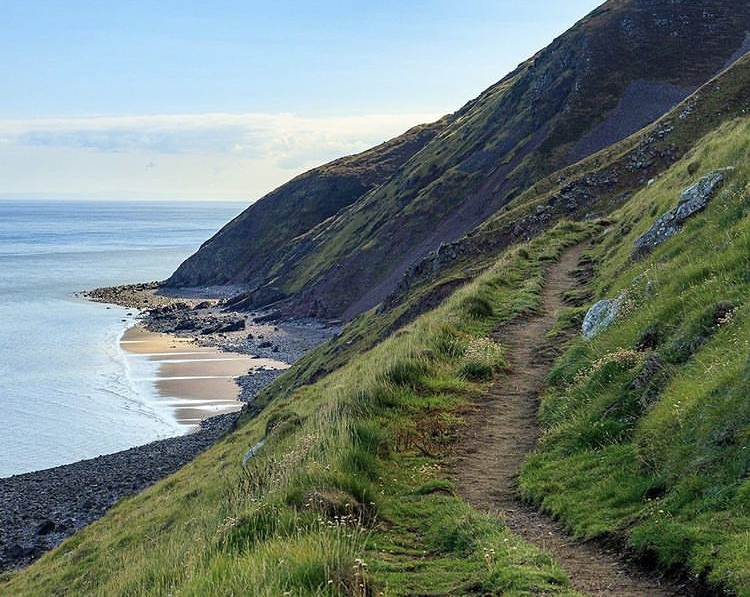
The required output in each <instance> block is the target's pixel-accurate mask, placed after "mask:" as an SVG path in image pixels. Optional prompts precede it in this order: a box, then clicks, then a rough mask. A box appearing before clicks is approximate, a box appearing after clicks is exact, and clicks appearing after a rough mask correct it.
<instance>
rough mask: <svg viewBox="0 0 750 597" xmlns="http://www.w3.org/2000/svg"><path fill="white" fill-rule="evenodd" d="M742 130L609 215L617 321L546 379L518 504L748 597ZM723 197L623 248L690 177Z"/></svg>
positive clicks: (736, 125)
mask: <svg viewBox="0 0 750 597" xmlns="http://www.w3.org/2000/svg"><path fill="white" fill-rule="evenodd" d="M748 149H750V121H748V120H747V119H741V120H737V121H734V122H731V123H727V124H725V125H724V126H723V127H721V128H720V129H719V130H718V131H717V132H715V133H712V134H710V135H708V136H707V137H706V138H705V139H704V140H703V141H702V142H701V143H700V144H699V145H698V146H697V147H696V148H695V149H694V150H693V151H691V152H690V153H689V154H688V155H687V156H685V158H684V159H683V160H682V161H680V162H678V163H677V164H675V166H674V167H673V168H671V169H670V170H669V171H668V172H667V173H666V174H665V175H664V176H663V177H661V178H660V179H659V180H658V181H657V182H656V183H655V184H653V185H652V186H650V187H649V188H648V189H645V190H642V191H641V192H640V193H638V194H637V195H636V196H635V197H633V198H632V199H631V200H630V201H629V203H628V204H627V206H625V207H624V208H623V209H622V210H620V211H619V212H618V213H617V224H616V225H614V226H612V227H611V228H610V229H609V230H607V231H606V233H605V234H603V235H602V236H601V237H600V238H599V241H600V244H598V245H597V246H596V247H595V248H594V249H593V250H592V251H591V257H592V259H593V260H594V261H595V263H596V270H597V274H596V277H595V279H594V280H593V282H592V284H593V288H594V290H595V291H596V294H597V295H598V296H600V297H613V296H615V295H616V294H618V293H619V292H621V291H626V292H627V293H628V299H627V303H626V309H625V313H624V314H623V315H622V316H621V317H620V318H619V320H618V322H617V323H616V325H615V326H613V327H612V328H610V329H609V330H607V331H605V332H604V333H602V334H601V335H600V336H598V337H597V338H596V339H594V340H593V341H591V342H586V341H584V340H582V339H579V340H577V341H575V342H574V343H573V344H572V346H571V347H570V349H569V350H568V352H567V353H566V354H565V355H564V356H563V357H562V359H561V361H560V362H559V363H558V365H557V367H556V368H555V369H554V370H553V372H552V374H551V376H550V380H549V381H550V388H549V392H548V394H547V395H546V396H545V398H544V400H543V404H542V408H541V414H540V417H541V422H542V424H543V426H544V429H545V431H544V437H543V440H542V442H541V447H540V451H539V454H538V455H537V456H535V457H534V458H532V459H531V461H530V462H529V463H528V464H527V466H526V467H525V470H524V474H523V477H522V486H523V490H524V491H525V493H526V495H527V496H528V497H529V498H530V499H532V500H534V501H535V502H537V503H539V504H540V505H541V506H542V507H544V508H545V509H547V510H549V511H550V512H552V513H554V514H555V515H556V516H559V517H560V518H561V519H562V520H564V521H565V522H566V524H568V525H569V526H570V528H571V529H572V530H573V531H574V532H575V533H576V534H577V535H579V536H582V537H593V536H599V535H602V534H604V535H607V534H614V535H616V536H621V537H622V536H624V537H626V539H627V542H628V543H629V544H630V545H631V546H632V547H633V548H635V549H637V550H639V551H644V552H646V553H652V554H654V555H655V556H656V557H657V558H658V561H659V562H660V563H661V564H662V565H664V566H667V567H668V566H675V565H677V566H687V567H689V568H690V570H691V571H692V572H693V573H695V574H697V575H700V576H702V577H705V578H706V579H708V581H709V582H710V583H712V584H718V585H722V586H724V587H726V588H727V589H729V590H731V591H734V592H736V593H737V594H738V595H750V480H749V479H748V474H750V402H749V401H748V395H750V360H748V359H749V357H748V355H750V350H749V345H748V338H750V304H748V301H747V297H748V294H749V293H750V273H749V272H750V218H748V217H747V216H748V214H750V184H749V183H748V181H749V180H750V168H749V167H748V164H747V156H748ZM725 166H733V167H735V168H736V170H734V171H733V172H731V173H730V174H729V175H728V181H727V183H726V184H725V187H724V191H723V192H721V194H720V195H719V196H718V197H716V198H715V199H714V200H713V202H712V203H711V204H710V205H709V207H708V208H707V209H706V210H705V212H703V213H702V214H700V215H699V216H696V217H695V218H694V219H693V220H692V221H690V222H689V223H688V224H687V225H686V227H685V229H684V231H683V232H681V233H680V234H679V235H677V236H676V237H674V238H672V239H670V240H669V241H668V242H667V243H665V244H664V245H662V246H661V247H659V248H657V249H656V250H655V251H654V252H653V253H652V254H651V255H650V256H648V257H647V258H646V259H643V260H636V261H633V260H632V259H631V251H632V248H633V241H634V239H635V238H636V237H637V236H638V235H640V234H642V233H643V232H644V231H645V230H646V229H647V228H648V227H649V226H650V225H651V224H652V223H653V221H654V219H655V217H656V216H657V215H659V214H661V213H663V212H665V211H667V210H668V209H670V208H671V207H673V206H674V205H676V203H677V198H678V194H679V191H680V190H682V189H684V188H685V187H687V186H689V184H691V183H692V182H694V181H695V180H696V179H697V177H699V176H700V175H701V173H705V172H707V171H709V170H711V169H714V168H719V167H725Z"/></svg>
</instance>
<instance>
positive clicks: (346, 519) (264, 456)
mask: <svg viewBox="0 0 750 597" xmlns="http://www.w3.org/2000/svg"><path fill="white" fill-rule="evenodd" d="M592 228H593V226H592V225H589V226H581V225H572V224H570V225H562V226H561V227H559V228H557V229H556V230H555V231H553V232H552V233H551V234H550V235H548V236H547V237H545V238H544V239H539V240H538V241H536V242H534V243H531V244H530V245H528V246H527V247H525V250H524V251H520V252H513V253H511V254H508V255H507V256H505V257H503V258H501V259H500V260H499V261H498V263H497V264H496V266H495V267H494V268H492V269H490V270H489V271H487V272H486V273H485V274H483V275H482V276H481V277H480V278H479V279H478V280H476V281H475V282H473V283H471V284H469V285H468V286H466V287H464V288H463V289H461V290H459V291H458V292H456V293H455V295H453V296H452V297H451V298H450V299H449V300H448V301H447V302H446V303H445V304H443V305H442V306H440V307H439V308H438V309H437V310H435V311H434V312H432V313H429V314H427V315H424V316H422V317H421V318H419V319H418V320H417V321H415V322H414V323H413V324H411V325H409V326H408V327H406V328H404V329H403V330H401V331H400V332H398V333H396V334H394V335H392V336H390V337H389V338H388V339H386V340H385V341H384V342H383V343H381V344H379V345H378V346H376V347H375V348H374V349H372V350H370V351H368V352H366V353H364V354H362V355H360V356H357V357H355V358H353V359H351V360H350V361H349V362H348V363H347V364H346V365H344V366H343V367H341V368H340V369H338V370H337V371H336V372H334V373H332V374H330V375H328V376H326V377H324V378H322V379H320V380H319V381H318V382H316V383H314V384H312V385H307V386H303V387H301V388H298V389H297V390H295V391H294V392H292V393H291V394H289V395H285V394H284V393H281V392H279V393H278V395H277V396H276V397H275V398H273V399H271V400H270V405H269V406H268V408H267V409H266V410H265V411H264V412H263V414H262V415H261V416H260V417H259V418H258V419H255V420H249V421H246V422H245V424H244V425H242V426H241V428H240V429H239V430H238V431H237V432H235V433H233V434H232V435H231V436H229V437H227V438H226V439H225V440H223V441H222V442H220V443H219V444H218V445H216V446H215V447H214V448H212V449H211V450H209V451H208V452H207V453H206V454H204V455H203V456H201V457H199V458H198V459H197V460H196V461H195V462H194V463H193V464H191V465H189V466H187V467H186V468H185V469H183V470H182V471H180V472H179V473H178V474H177V475H174V476H173V477H171V478H169V479H167V480H165V481H163V482H161V483H159V484H157V485H156V486H155V487H153V488H152V489H150V490H148V491H146V492H145V493H144V494H142V495H140V496H136V497H133V498H130V499H126V500H123V501H122V502H121V503H120V504H118V505H117V506H116V507H115V508H113V509H112V510H111V511H110V513H109V514H108V515H107V516H106V517H105V518H103V519H102V520H100V521H98V522H97V523H94V524H93V525H91V526H90V527H89V528H87V529H85V530H84V531H82V532H81V533H79V534H77V535H76V536H75V537H73V538H71V539H70V540H68V541H67V542H65V543H64V544H63V545H62V546H61V547H60V548H58V549H57V550H55V551H53V552H51V553H50V554H47V555H45V556H44V557H43V558H42V559H41V560H40V561H39V562H37V563H36V564H35V565H33V566H32V567H30V568H29V569H27V570H25V571H22V572H19V573H16V574H11V575H6V576H4V577H1V578H0V593H2V594H8V595H49V594H60V595H163V594H171V595H201V596H203V595H232V594H237V595H239V594H242V595H246V594H254V595H281V594H284V592H289V594H293V595H374V594H376V593H379V594H383V595H410V594H415V593H417V594H423V595H457V594H468V593H475V592H482V591H485V592H491V593H494V594H508V595H528V594H538V593H539V592H542V591H545V592H546V594H556V595H570V594H572V593H571V591H570V590H569V589H568V588H567V586H568V585H567V581H566V579H565V577H564V574H563V573H562V572H561V571H560V570H559V569H558V568H557V567H556V566H555V565H554V563H553V562H552V561H551V560H550V558H549V557H548V556H546V555H545V554H543V553H540V552H539V551H538V550H536V549H534V548H531V547H529V546H528V545H524V544H523V543H521V542H519V541H518V540H517V539H515V538H514V537H512V536H510V535H509V533H508V532H507V530H506V529H505V528H504V525H503V523H502V521H501V520H500V519H498V518H495V517H490V516H486V515H482V514H479V513H477V512H476V511H473V510H472V509H471V508H470V507H469V506H468V505H467V504H466V503H465V502H463V501H462V500H461V499H459V498H458V497H456V496H455V495H454V494H453V489H452V486H451V484H450V482H449V481H448V480H447V479H446V478H445V476H444V474H443V473H441V464H442V463H443V462H444V461H445V459H446V458H449V457H450V454H451V446H452V444H453V442H454V441H455V439H456V437H457V435H458V434H460V433H461V416H460V413H461V406H462V405H463V404H464V403H465V402H466V400H467V399H469V398H470V397H471V396H473V395H475V393H476V392H479V391H481V389H482V385H483V383H485V381H484V380H486V379H488V378H489V377H490V376H493V375H501V370H502V366H503V359H502V347H501V346H499V345H497V344H494V343H492V342H490V341H487V340H486V339H485V336H486V335H487V333H488V332H489V331H490V330H491V329H492V328H494V327H495V326H496V325H497V324H498V323H499V322H501V321H503V320H507V319H509V318H512V317H514V316H517V315H518V314H521V313H523V312H526V311H528V310H530V309H533V308H534V307H535V306H536V304H537V302H538V292H539V288H540V285H541V283H542V279H543V275H544V272H545V271H546V264H547V263H548V262H549V260H551V259H554V258H555V256H556V254H557V253H558V252H559V250H560V249H561V247H562V246H563V245H565V244H570V243H572V242H576V239H579V238H581V237H582V236H584V235H587V234H589V233H590V230H591V229H592ZM289 375H293V373H290V374H289ZM262 438H265V441H266V444H265V445H264V446H263V448H261V450H260V451H259V453H258V455H257V456H256V457H255V458H253V459H251V460H250V461H249V463H248V465H247V467H246V468H244V469H243V467H242V466H241V461H242V457H243V455H244V453H245V452H246V450H247V449H248V447H250V446H252V445H253V444H255V443H256V442H258V441H259V440H261V439H262Z"/></svg>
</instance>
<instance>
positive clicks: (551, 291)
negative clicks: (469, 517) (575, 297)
mask: <svg viewBox="0 0 750 597" xmlns="http://www.w3.org/2000/svg"><path fill="white" fill-rule="evenodd" d="M580 254H581V247H580V246H579V247H575V248H572V249H568V250H567V251H565V252H564V253H563V255H562V257H561V259H560V261H559V263H557V264H555V265H553V266H552V267H551V268H550V271H549V273H548V276H547V282H546V284H545V287H544V289H543V291H542V297H541V298H542V300H541V307H540V310H539V314H538V315H534V316H531V317H528V318H526V319H523V320H520V321H516V322H513V323H511V324H509V325H506V326H503V327H502V328H500V329H498V330H496V331H495V333H494V337H495V339H496V340H497V341H499V342H502V343H503V344H504V345H505V346H506V347H507V352H506V359H507V361H508V365H509V370H510V372H509V374H508V375H507V376H505V377H503V378H501V379H498V380H497V381H496V382H495V384H494V385H493V386H492V388H491V389H490V390H489V391H488V392H487V393H486V394H485V395H484V396H483V397H482V398H481V399H480V400H478V401H477V402H476V403H475V404H474V405H473V408H472V409H471V410H470V412H469V413H467V415H466V420H467V433H466V434H465V435H464V439H463V441H462V446H461V447H460V449H459V452H458V458H457V461H456V465H455V471H454V473H455V476H456V477H457V479H458V486H459V491H460V493H461V495H463V496H464V497H465V498H466V499H467V500H468V501H469V503H471V504H472V505H473V506H474V507H476V508H477V509H479V510H483V511H485V512H490V513H493V514H497V515H499V516H501V517H503V518H504V519H505V520H506V523H507V525H508V527H509V528H510V530H511V531H512V532H513V533H515V534H516V535H518V536H520V537H521V538H523V539H524V540H526V541H528V542H530V543H532V544H535V545H537V546H538V547H540V548H542V549H544V550H546V551H548V552H549V553H551V554H552V555H553V556H554V557H555V559H556V560H557V562H558V563H559V564H560V565H561V566H562V567H563V568H564V569H565V570H566V571H567V573H568V576H569V578H570V579H571V583H572V585H573V588H574V589H575V590H577V591H580V592H583V593H587V594H590V595H618V596H626V597H630V596H632V597H636V596H638V597H641V596H644V595H653V596H674V595H684V594H685V588H684V587H680V586H677V585H675V584H673V583H671V582H669V581H667V580H665V579H662V578H659V577H657V576H655V575H650V574H649V573H647V572H645V571H643V570H639V569H637V568H636V567H634V566H632V565H631V564H630V563H628V562H626V561H625V560H624V558H622V557H621V556H620V554H618V553H615V552H613V551H610V550H608V549H606V548H605V547H603V546H602V545H601V544H600V543H598V542H588V543H585V542H580V541H576V540H574V539H572V538H571V537H570V536H569V535H567V534H566V533H565V531H564V530H563V529H562V527H561V526H560V525H559V524H557V523H555V522H554V521H552V520H551V519H550V518H549V517H547V516H546V515H544V514H542V513H540V512H538V511H536V510H535V509H534V508H532V507H530V506H528V505H526V504H524V503H523V502H522V501H521V500H520V498H519V495H518V488H517V480H518V473H519V471H520V468H521V465H522V464H523V461H524V459H525V457H526V456H527V455H528V454H529V453H530V452H532V451H533V450H534V449H535V447H536V442H537V438H538V435H539V427H538V425H537V419H536V416H537V409H538V405H539V394H540V391H541V389H542V387H543V385H544V380H545V378H546V376H547V374H548V373H549V370H550V367H551V365H552V361H553V358H554V356H553V355H551V354H550V353H549V351H542V350H540V347H543V346H544V345H545V337H544V336H545V333H546V332H547V331H548V330H550V329H551V328H552V327H553V325H554V324H555V321H556V318H557V315H558V312H559V310H560V309H561V308H562V307H563V301H562V295H563V293H564V292H565V291H566V290H569V289H571V288H572V287H574V286H575V284H576V280H575V278H574V276H573V270H575V268H576V265H577V263H578V259H579V257H580Z"/></svg>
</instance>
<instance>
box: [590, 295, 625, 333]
mask: <svg viewBox="0 0 750 597" xmlns="http://www.w3.org/2000/svg"><path fill="white" fill-rule="evenodd" d="M624 301H625V294H624V293H620V294H618V295H617V296H616V297H615V298H613V299H604V300H601V301H599V302H598V303H596V304H595V305H594V306H593V307H591V309H589V310H588V312H587V313H586V317H584V318H583V324H582V325H581V332H583V337H584V338H586V339H587V340H591V339H592V338H594V337H596V336H597V335H599V334H600V333H601V332H603V331H604V330H606V329H607V328H608V327H609V326H610V325H612V323H613V322H614V320H615V319H617V315H618V314H619V313H620V309H621V308H622V304H623V302H624Z"/></svg>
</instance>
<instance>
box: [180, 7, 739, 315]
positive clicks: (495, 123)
mask: <svg viewBox="0 0 750 597" xmlns="http://www.w3.org/2000/svg"><path fill="white" fill-rule="evenodd" d="M749 31H750V2H747V1H744V0H743V1H728V0H713V1H708V2H673V1H665V0H610V1H609V2H606V3H605V4H603V5H602V6H601V7H599V8H597V9H596V10H594V11H593V12H592V13H591V14H589V15H588V16H586V17H585V18H584V19H582V20H581V21H580V22H579V23H577V24H576V25H575V26H574V27H572V28H571V29H570V30H569V31H567V32H566V33H565V34H563V35H562V36H560V37H559V38H557V39H556V40H555V41H553V43H552V44H550V45H549V46H548V47H547V48H545V49H544V50H542V51H540V52H539V53H538V54H536V55H535V56H534V57H532V58H531V59H529V60H527V61H526V62H524V63H523V64H521V65H520V66H519V67H518V68H517V69H516V70H515V71H514V72H512V73H510V74H509V75H508V76H506V77H505V78H503V79H502V80H501V81H500V82H498V83H496V84H495V85H493V86H492V87H490V88H489V89H487V90H486V91H485V92H484V93H482V94H481V95H480V96H479V97H477V98H476V99H475V100H473V101H471V102H469V103H468V104H466V105H465V106H464V107H463V108H461V109H460V110H458V111H457V112H455V113H453V114H450V115H448V116H446V117H444V118H443V119H441V120H440V121H438V122H436V123H433V124H430V125H424V126H421V127H416V128H414V129H412V130H410V131H408V132H406V133H405V134H404V135H402V136H401V137H398V138H396V139H393V140H391V141H389V142H388V143H385V144H383V145H380V146H378V147H376V148H373V149H371V150H369V151H366V152H364V153H361V154H358V155H355V156H351V157H349V158H344V159H341V160H336V161H334V162H331V163H329V164H326V165H325V166H322V167H320V168H316V169H314V170H312V171H310V172H308V173H306V174H303V175H301V176H299V177H297V178H295V179H294V180H292V181H290V182H289V183H287V184H285V185H283V186H282V187H280V188H278V189H277V190H275V191H273V192H272V193H270V194H269V195H267V196H265V197H264V198H262V199H261V200H260V201H258V202H257V203H255V204H253V205H251V206H250V207H249V208H248V209H247V210H246V211H245V212H244V213H242V214H241V215H240V216H239V217H237V218H236V219H235V220H233V221H232V222H230V223H229V224H227V225H226V226H225V227H224V228H223V229H222V230H221V231H219V232H218V233H217V234H216V235H215V236H214V237H213V238H211V239H210V240H208V241H207V242H206V243H205V244H204V245H203V246H202V247H201V248H200V250H199V251H198V252H197V253H196V254H194V255H193V256H191V257H190V258H189V259H188V260H186V261H185V262H184V263H183V264H182V265H181V266H180V267H179V269H178V270H177V271H176V272H175V273H174V274H173V275H172V276H171V277H170V278H169V279H168V280H167V282H166V286H168V287H185V286H205V285H235V286H239V287H240V288H241V289H242V290H243V299H244V300H243V304H244V305H246V306H248V307H254V308H257V307H266V306H268V305H270V304H272V303H273V304H274V306H275V307H276V308H277V309H279V310H280V311H281V313H282V314H292V315H305V316H314V317H321V318H340V317H343V318H347V319H348V318H351V317H353V316H355V315H357V314H358V313H360V312H362V311H364V310H367V309H369V308H371V307H373V306H374V305H376V304H378V303H379V302H381V301H382V300H383V299H384V298H385V297H386V296H387V295H388V294H389V293H391V292H392V291H393V289H394V288H395V287H396V286H397V284H398V283H399V281H400V280H401V278H402V276H403V274H404V272H405V271H407V269H408V268H409V267H410V266H413V264H415V263H416V262H418V261H420V260H421V259H422V258H424V257H425V256H427V255H428V254H429V253H430V251H433V250H435V249H437V248H438V247H439V246H440V245H441V243H447V242H451V241H454V240H456V239H458V238H459V237H461V236H463V235H464V234H466V233H467V232H469V231H470V230H472V229H473V228H474V227H475V226H477V225H479V224H480V223H482V222H483V221H484V220H486V219H487V218H488V217H490V216H491V215H493V214H494V213H496V212H497V211H498V210H500V209H502V208H503V206H505V205H507V204H508V203H509V201H511V200H512V199H513V198H515V197H516V196H517V195H519V194H520V193H521V192H522V191H523V190H525V189H526V188H528V187H529V186H531V185H532V184H534V183H535V182H537V181H539V180H541V179H543V178H544V177H545V176H548V175H550V174H551V173H553V172H555V171H557V170H559V169H560V168H563V167H565V166H567V165H569V164H572V163H574V162H577V161H578V160H580V159H582V158H585V157H586V156H588V155H591V154H593V153H594V152H596V151H598V150H600V149H603V148H604V147H607V146H609V145H611V144H613V143H615V142H617V141H619V140H621V139H623V138H625V137H627V136H628V135H630V134H632V133H634V132H636V131H637V130H639V129H640V128H641V127H643V126H645V125H646V124H648V123H649V122H651V121H653V120H654V119H656V118H658V117H659V116H660V115H661V114H663V113H664V112H665V111H666V110H668V109H669V108H671V107H672V106H673V105H675V104H676V103H678V102H679V101H681V100H682V99H684V98H685V97H687V96H688V95H689V94H690V93H692V92H693V91H694V90H695V89H696V88H697V87H698V86H700V85H702V84H703V83H705V82H706V81H707V80H708V79H709V78H711V77H712V76H714V75H715V74H716V73H717V72H719V71H721V70H722V69H723V68H725V67H727V66H728V65H730V64H732V63H733V62H734V61H735V60H736V59H737V58H739V57H740V56H742V55H743V54H744V53H745V52H746V51H747V50H748V49H750V35H749V34H748V32H749Z"/></svg>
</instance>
